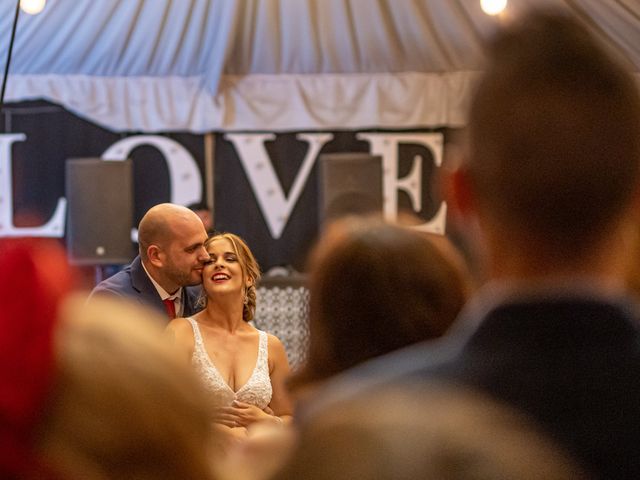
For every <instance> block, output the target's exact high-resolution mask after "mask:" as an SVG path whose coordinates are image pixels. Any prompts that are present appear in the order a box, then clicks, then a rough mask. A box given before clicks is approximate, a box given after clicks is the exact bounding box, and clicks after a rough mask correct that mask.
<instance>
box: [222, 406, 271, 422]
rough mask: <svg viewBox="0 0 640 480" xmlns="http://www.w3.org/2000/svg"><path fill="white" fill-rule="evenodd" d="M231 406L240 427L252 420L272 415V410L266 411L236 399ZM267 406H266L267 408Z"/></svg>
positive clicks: (256, 420)
mask: <svg viewBox="0 0 640 480" xmlns="http://www.w3.org/2000/svg"><path fill="white" fill-rule="evenodd" d="M231 405H232V408H233V409H234V411H235V414H236V416H237V421H238V425H239V426H242V427H248V426H249V425H251V424H252V423H254V422H259V421H261V420H267V419H269V418H270V417H272V416H273V410H271V409H269V410H271V413H268V412H267V411H266V409H265V410H261V409H260V408H258V407H256V406H255V405H251V404H249V403H244V402H240V401H238V400H234V401H233V403H232V404H231ZM268 408H269V407H267V409H268Z"/></svg>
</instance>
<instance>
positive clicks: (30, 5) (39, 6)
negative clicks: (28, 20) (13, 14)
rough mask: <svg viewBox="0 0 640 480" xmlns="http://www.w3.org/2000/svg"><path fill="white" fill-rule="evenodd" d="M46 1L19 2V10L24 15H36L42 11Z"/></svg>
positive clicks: (28, 0) (26, 0)
mask: <svg viewBox="0 0 640 480" xmlns="http://www.w3.org/2000/svg"><path fill="white" fill-rule="evenodd" d="M46 3H47V0H20V8H21V9H22V11H23V12H24V13H28V14H29V15H36V14H38V13H40V12H41V11H42V10H43V9H44V6H45V4H46Z"/></svg>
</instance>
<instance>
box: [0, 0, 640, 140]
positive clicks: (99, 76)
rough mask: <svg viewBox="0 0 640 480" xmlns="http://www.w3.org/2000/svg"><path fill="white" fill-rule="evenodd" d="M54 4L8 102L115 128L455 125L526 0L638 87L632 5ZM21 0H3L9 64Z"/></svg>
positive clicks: (167, 0)
mask: <svg viewBox="0 0 640 480" xmlns="http://www.w3.org/2000/svg"><path fill="white" fill-rule="evenodd" d="M479 4H480V2H479V0H99V1H96V0H49V1H48V3H47V6H46V8H45V10H44V11H43V12H42V13H40V14H39V15H35V16H30V15H27V14H23V13H21V15H20V19H19V22H18V29H17V35H16V42H15V47H14V52H13V59H12V64H11V70H10V77H9V82H8V85H7V94H6V99H5V100H6V101H22V100H29V99H42V98H44V99H46V100H50V101H52V102H55V103H59V104H61V105H63V106H64V107H65V108H67V109H69V110H70V111H72V112H74V113H76V114H78V115H80V116H82V117H84V118H87V119H89V120H91V121H92V122H95V123H97V124H99V125H102V126H105V127H107V128H108V129H110V130H113V131H142V132H167V131H190V132H194V133H202V132H207V131H232V130H243V131H255V130H269V131H274V130H275V131H278V130H296V131H299V130H305V129H311V130H327V129H343V128H344V129H364V128H378V127H379V128H412V127H441V126H450V127H456V126H461V125H463V124H464V116H465V110H466V105H467V103H468V98H469V95H470V92H471V90H472V87H473V84H474V81H475V80H476V79H477V77H478V73H479V71H480V70H481V68H482V63H481V61H482V58H481V51H482V41H483V39H485V38H486V37H487V36H488V35H490V34H491V33H492V32H493V31H494V30H495V28H496V26H497V25H499V23H500V22H506V21H509V19H510V18H512V17H514V16H516V15H517V14H518V13H520V12H521V11H523V10H524V9H526V8H529V7H531V6H532V5H535V6H540V5H552V6H556V7H559V8H561V9H563V10H565V11H567V12H569V13H570V14H572V15H575V16H576V17H579V18H580V19H582V20H583V21H584V22H585V23H586V24H587V25H588V26H589V27H590V28H591V29H592V30H593V31H594V32H595V33H596V34H597V35H598V36H599V37H601V39H602V40H603V41H604V42H605V43H607V44H609V45H610V46H611V47H612V48H613V49H615V50H617V52H618V53H619V54H620V55H621V56H622V57H623V59H624V61H626V62H627V64H628V66H629V69H630V70H631V71H632V72H633V73H634V74H635V75H636V76H637V77H638V78H639V79H640V73H639V72H640V0H509V6H508V9H507V11H506V12H505V14H504V15H503V16H502V17H499V18H497V17H490V16H487V15H485V14H484V13H482V11H481V9H480V5H479ZM14 8H15V0H0V61H1V62H2V64H1V66H4V62H5V56H6V52H7V50H8V48H7V47H8V43H9V37H10V31H11V23H12V20H13V11H14Z"/></svg>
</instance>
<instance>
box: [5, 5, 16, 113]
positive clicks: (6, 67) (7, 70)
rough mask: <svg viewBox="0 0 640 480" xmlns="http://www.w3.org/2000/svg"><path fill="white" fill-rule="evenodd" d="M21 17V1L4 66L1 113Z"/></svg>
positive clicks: (14, 20)
mask: <svg viewBox="0 0 640 480" xmlns="http://www.w3.org/2000/svg"><path fill="white" fill-rule="evenodd" d="M19 15H20V0H16V13H15V15H14V16H13V26H12V27H11V40H9V52H8V53H7V63H6V64H5V66H4V77H2V90H0V112H2V109H3V107H4V91H5V88H6V87H7V77H8V76H9V64H10V63H11V52H13V42H14V40H15V39H16V28H17V26H18V16H19Z"/></svg>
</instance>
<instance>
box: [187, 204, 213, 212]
mask: <svg viewBox="0 0 640 480" xmlns="http://www.w3.org/2000/svg"><path fill="white" fill-rule="evenodd" d="M187 208H188V209H189V210H191V211H193V212H197V211H198V210H211V208H210V207H209V205H207V204H206V202H194V203H190V204H189V205H187Z"/></svg>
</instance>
